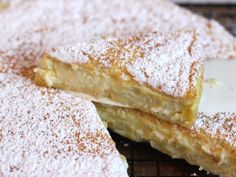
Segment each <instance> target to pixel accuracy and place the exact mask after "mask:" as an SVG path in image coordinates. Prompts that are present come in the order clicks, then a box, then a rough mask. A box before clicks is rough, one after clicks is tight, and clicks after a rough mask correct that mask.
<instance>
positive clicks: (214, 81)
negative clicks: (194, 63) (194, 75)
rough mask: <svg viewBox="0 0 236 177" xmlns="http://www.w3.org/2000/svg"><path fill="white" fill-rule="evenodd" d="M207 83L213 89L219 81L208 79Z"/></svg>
mask: <svg viewBox="0 0 236 177" xmlns="http://www.w3.org/2000/svg"><path fill="white" fill-rule="evenodd" d="M205 83H207V84H209V85H210V87H211V88H213V87H215V86H216V85H217V84H218V83H219V81H217V80H216V79H206V80H205Z"/></svg>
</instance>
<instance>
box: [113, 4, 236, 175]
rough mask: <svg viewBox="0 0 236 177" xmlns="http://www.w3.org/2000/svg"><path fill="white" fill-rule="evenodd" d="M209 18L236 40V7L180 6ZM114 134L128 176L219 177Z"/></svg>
mask: <svg viewBox="0 0 236 177" xmlns="http://www.w3.org/2000/svg"><path fill="white" fill-rule="evenodd" d="M181 6H184V7H186V8H189V9H191V10H192V11H194V12H196V13H198V14H201V15H203V16H205V17H207V18H213V19H216V20H217V21H219V22H220V23H221V24H222V25H223V26H225V28H226V29H227V30H228V31H230V32H231V33H232V34H233V35H235V36H236V5H227V4H225V5H222V4H221V5H217V4H215V5H212V4H211V5H210V4H208V5H206V4H204V5H196V4H194V5H191V4H181ZM110 133H111V136H112V137H113V139H114V141H115V142H116V145H117V149H118V150H119V151H120V153H121V154H123V155H124V156H125V157H126V159H127V161H128V164H129V169H128V173H129V175H130V176H131V177H164V176H169V177H179V176H198V177H217V176H215V175H212V174H208V173H207V172H206V171H204V170H201V169H199V167H198V166H192V165H190V164H188V163H187V162H186V161H184V160H179V159H172V158H170V157H169V156H167V155H165V154H163V153H161V152H159V151H157V150H155V149H153V148H151V147H150V145H149V144H147V143H135V142H132V141H130V140H128V139H126V138H123V137H121V136H119V135H117V134H115V133H112V132H110Z"/></svg>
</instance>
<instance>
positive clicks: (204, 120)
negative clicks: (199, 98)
mask: <svg viewBox="0 0 236 177" xmlns="http://www.w3.org/2000/svg"><path fill="white" fill-rule="evenodd" d="M193 129H194V130H196V131H197V132H201V131H203V132H205V133H206V134H207V135H209V136H210V137H212V138H213V139H214V140H215V141H216V142H218V143H219V142H222V141H226V142H227V143H228V144H230V145H231V146H233V147H235V148H236V136H235V135H236V114H235V113H199V115H198V119H197V120H196V122H195V124H194V127H193Z"/></svg>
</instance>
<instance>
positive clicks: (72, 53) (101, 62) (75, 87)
mask: <svg viewBox="0 0 236 177" xmlns="http://www.w3.org/2000/svg"><path fill="white" fill-rule="evenodd" d="M200 44H201V43H200V41H199V40H198V35H196V34H195V33H194V32H188V31H182V32H179V33H148V34H140V35H134V36H130V37H119V38H109V39H101V40H97V41H92V42H91V43H82V44H81V43H79V44H77V45H65V46H61V47H57V48H53V49H52V50H51V51H50V52H49V53H48V54H45V55H44V56H43V57H42V59H41V60H40V62H39V66H38V69H37V70H36V79H35V81H36V83H37V84H39V85H43V86H48V87H55V88H61V89H64V90H71V91H73V92H78V93H83V95H84V96H85V97H86V95H85V94H87V95H89V96H90V97H89V98H95V99H92V100H93V101H98V102H103V103H104V100H111V102H106V101H105V103H111V104H113V102H114V103H118V104H120V105H124V106H125V107H130V108H137V109H139V110H142V111H144V112H148V113H151V114H153V115H156V116H158V117H159V118H161V119H163V120H166V121H170V122H172V123H177V124H180V125H182V126H186V127H189V126H191V125H192V124H193V122H194V120H195V117H196V113H197V110H198V102H199V99H200V96H201V88H202V85H201V82H202V75H203V64H202V52H203V51H202V50H201V45H200ZM80 95H81V94H80ZM83 95H82V96H83ZM86 98H88V97H86ZM116 105H117V104H116Z"/></svg>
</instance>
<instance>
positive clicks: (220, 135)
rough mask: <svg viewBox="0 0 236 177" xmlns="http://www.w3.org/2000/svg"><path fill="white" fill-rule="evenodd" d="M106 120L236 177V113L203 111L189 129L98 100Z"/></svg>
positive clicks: (154, 144) (226, 176) (160, 147)
mask: <svg viewBox="0 0 236 177" xmlns="http://www.w3.org/2000/svg"><path fill="white" fill-rule="evenodd" d="M95 105H96V108H97V111H98V113H99V115H100V117H101V118H102V120H103V121H105V122H107V124H108V127H109V128H110V129H111V130H113V131H114V132H116V133H118V134H120V135H122V136H124V137H127V138H129V139H131V140H133V141H137V142H143V141H145V142H149V143H150V144H151V146H152V147H154V148H156V149H158V150H160V151H161V152H163V153H166V154H168V155H170V156H171V157H173V158H182V159H185V160H186V161H188V162H189V163H190V164H193V165H199V166H201V167H203V168H204V169H205V170H207V171H209V172H211V173H213V174H217V175H220V176H221V177H235V176H236V166H235V164H236V136H235V135H236V114H235V113H215V114H213V113H212V114H211V113H199V114H198V118H197V120H196V122H195V124H194V125H193V126H192V127H191V128H190V129H189V128H184V127H182V126H179V125H174V124H170V123H167V122H165V121H162V120H161V119H156V117H154V116H152V115H149V114H146V113H143V112H141V111H138V110H134V109H129V108H121V107H113V106H108V105H102V104H98V103H96V104H95Z"/></svg>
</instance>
